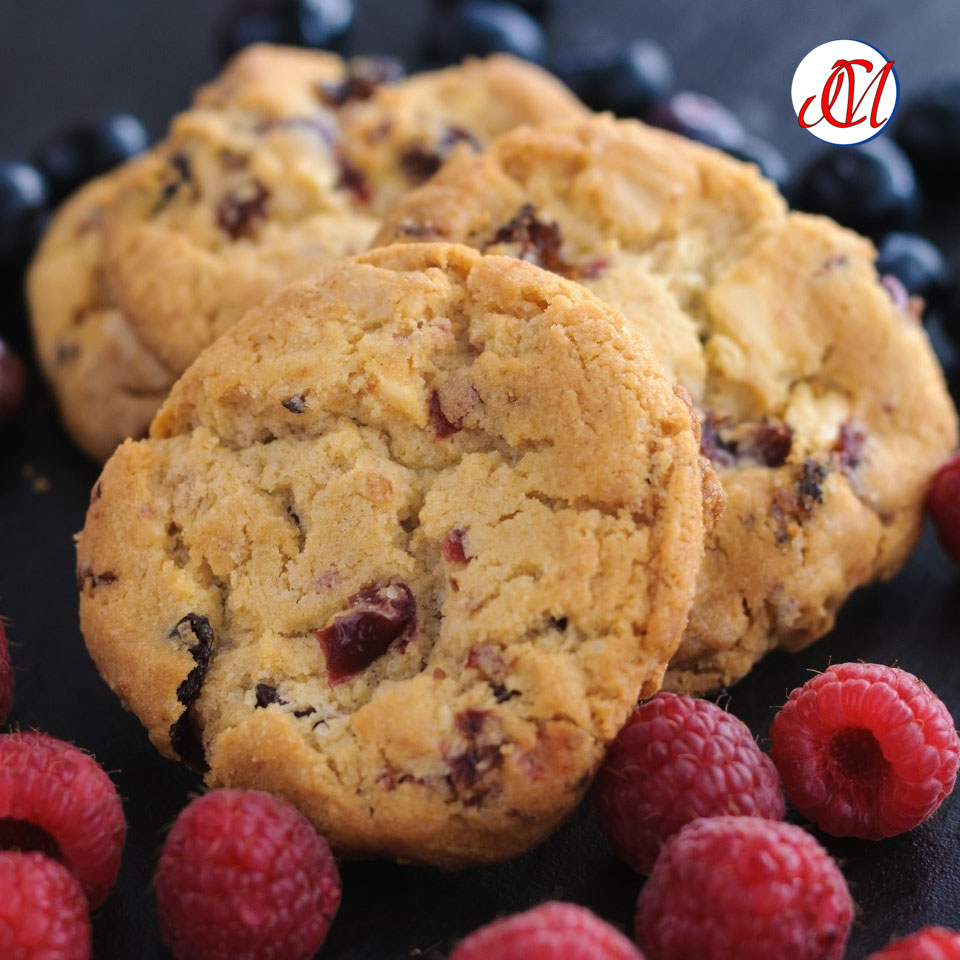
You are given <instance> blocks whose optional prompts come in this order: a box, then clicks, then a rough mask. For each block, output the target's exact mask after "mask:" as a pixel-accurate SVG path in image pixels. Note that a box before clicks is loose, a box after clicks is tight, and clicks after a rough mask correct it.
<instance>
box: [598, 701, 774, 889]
mask: <svg viewBox="0 0 960 960" xmlns="http://www.w3.org/2000/svg"><path fill="white" fill-rule="evenodd" d="M596 802H597V820H598V822H599V824H600V829H601V830H602V831H603V834H604V836H605V837H606V838H607V839H608V840H609V841H610V843H611V844H612V845H613V848H614V849H615V850H616V851H617V854H618V856H620V858H621V859H622V860H624V861H625V862H626V863H628V864H629V865H630V866H631V867H633V869H634V870H637V871H639V872H640V873H649V872H650V870H651V868H652V867H653V862H654V860H656V858H657V854H658V853H659V852H660V848H661V847H662V846H663V844H664V843H665V842H666V841H667V840H668V839H669V838H670V837H672V836H673V835H674V834H675V833H676V832H677V831H678V830H679V829H680V828H681V827H682V826H683V825H684V824H686V823H689V822H690V821H691V820H695V819H696V818H697V817H716V816H721V815H723V814H738V815H742V816H760V817H766V818H768V819H770V820H782V819H783V815H784V813H785V809H784V802H783V795H782V793H781V792H780V776H779V774H778V773H777V770H776V767H774V765H773V763H772V762H771V760H770V758H769V757H767V756H766V755H764V754H763V753H762V752H761V750H760V748H759V747H758V746H757V744H756V742H755V741H754V739H753V736H752V735H751V733H750V731H749V730H748V729H747V727H746V726H745V725H744V724H743V723H742V722H741V721H740V720H738V719H737V718H736V717H734V716H731V715H730V714H729V713H725V712H724V711H723V710H721V709H720V708H719V707H718V706H716V704H713V703H709V702H708V701H706V700H695V699H694V698H693V697H687V696H683V695H681V694H676V693H661V694H659V695H658V696H656V697H654V698H653V699H652V700H650V701H649V702H647V703H645V704H643V706H641V707H638V708H637V709H636V710H634V712H633V715H632V716H631V717H630V719H629V720H628V721H627V725H626V726H625V727H624V728H623V729H622V730H621V731H620V733H619V735H618V736H617V739H616V740H614V742H613V746H612V747H611V748H610V752H609V753H608V754H607V759H606V761H605V762H604V765H603V767H602V768H601V770H600V776H599V778H598V780H597V792H596Z"/></svg>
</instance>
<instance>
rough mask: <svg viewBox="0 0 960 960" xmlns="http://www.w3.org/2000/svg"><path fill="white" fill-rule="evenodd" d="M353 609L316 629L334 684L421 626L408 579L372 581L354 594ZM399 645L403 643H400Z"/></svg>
mask: <svg viewBox="0 0 960 960" xmlns="http://www.w3.org/2000/svg"><path fill="white" fill-rule="evenodd" d="M350 603H351V605H352V606H353V609H352V610H351V611H350V612H349V613H345V614H342V615H341V616H339V617H337V618H336V619H335V620H334V621H333V623H331V624H330V626H329V627H326V628H324V629H323V630H317V631H316V637H317V639H318V640H319V641H320V646H321V647H322V648H323V652H324V655H325V656H326V660H327V678H328V679H329V681H330V684H331V686H333V685H334V684H337V683H341V682H342V681H344V680H349V679H350V677H352V676H354V675H355V674H358V673H361V672H362V671H364V670H366V669H367V667H369V666H370V664H371V663H373V661H374V660H376V659H377V658H378V657H382V656H383V655H384V654H385V653H386V652H387V650H389V649H390V647H391V646H392V645H393V644H394V643H395V642H396V641H404V640H409V639H410V638H411V637H412V636H413V634H414V632H415V631H416V629H417V603H416V600H415V599H414V597H413V594H412V593H411V592H410V588H409V587H408V586H407V585H406V584H405V583H400V582H394V583H390V584H387V585H386V586H378V585H377V584H370V585H369V586H366V587H364V588H363V589H362V590H361V591H360V592H359V593H357V594H354V595H353V596H352V597H351V598H350ZM398 646H399V645H398Z"/></svg>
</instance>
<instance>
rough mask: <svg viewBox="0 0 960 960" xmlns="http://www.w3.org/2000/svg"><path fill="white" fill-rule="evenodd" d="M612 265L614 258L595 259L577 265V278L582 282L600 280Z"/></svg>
mask: <svg viewBox="0 0 960 960" xmlns="http://www.w3.org/2000/svg"><path fill="white" fill-rule="evenodd" d="M612 265H613V257H608V256H599V257H593V258H592V259H590V260H584V261H583V262H582V263H579V264H577V276H578V277H579V278H580V279H581V280H599V279H600V277H602V276H603V275H604V274H605V273H606V272H607V271H608V270H609V269H610V267H611V266H612Z"/></svg>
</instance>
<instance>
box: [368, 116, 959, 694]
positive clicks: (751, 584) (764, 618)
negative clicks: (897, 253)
mask: <svg viewBox="0 0 960 960" xmlns="http://www.w3.org/2000/svg"><path fill="white" fill-rule="evenodd" d="M419 237H430V238H434V239H437V238H439V239H444V240H451V241H459V242H465V243H468V244H470V245H472V246H474V247H476V248H478V249H481V250H485V251H488V252H491V253H500V254H503V253H509V254H512V255H514V256H518V257H521V258H524V259H527V260H531V261H533V262H535V263H539V264H541V265H542V266H545V267H547V268H548V269H551V270H553V271H555V272H557V273H560V274H563V275H565V276H568V277H571V278H575V279H577V280H579V281H580V282H581V283H582V284H584V285H585V286H587V287H588V288H590V289H591V290H592V291H594V292H595V293H596V294H598V295H599V296H600V297H602V298H603V299H604V300H606V301H607V302H608V303H610V304H612V305H613V306H615V307H617V308H618V309H620V310H621V311H622V312H623V313H624V314H625V316H626V317H627V319H628V320H629V321H631V322H632V323H633V324H634V325H635V326H637V327H639V328H640V329H641V330H642V331H643V332H644V333H645V334H647V335H648V337H649V339H650V341H651V342H652V344H653V346H654V348H655V350H656V352H657V354H658V356H659V358H660V359H661V361H662V362H663V364H664V366H665V367H666V368H667V370H668V371H669V372H670V374H671V375H672V376H674V377H676V378H677V380H678V381H679V382H680V383H681V384H683V386H684V387H685V388H686V389H687V391H688V392H689V393H690V395H691V396H692V398H693V400H694V403H695V405H696V407H697V409H698V411H699V413H700V416H701V419H702V421H703V451H704V453H705V454H706V455H707V456H709V457H710V459H711V460H712V461H713V463H714V466H715V467H716V469H717V471H718V473H719V476H720V479H721V482H722V484H723V487H724V490H725V491H726V494H727V497H728V506H727V510H726V512H725V514H724V516H723V517H722V518H721V520H720V522H719V524H718V525H717V527H716V528H715V529H714V531H713V532H712V534H711V535H710V537H709V538H708V541H707V548H706V557H705V560H704V565H703V569H702V571H701V573H700V578H699V584H698V592H697V599H696V602H695V604H694V607H693V611H692V613H691V617H690V624H689V627H688V628H687V631H686V635H685V637H684V640H683V643H682V644H681V647H680V650H679V651H678V653H677V656H676V657H675V658H674V661H673V664H672V668H671V670H670V671H669V673H668V675H667V681H666V685H667V686H668V687H670V688H672V689H675V690H681V691H687V692H692V693H703V692H706V691H709V690H714V689H717V688H719V687H722V686H725V685H728V684H731V683H733V682H734V681H736V680H737V679H739V678H740V677H742V676H743V675H744V674H745V673H747V671H748V670H749V669H750V667H751V666H752V665H753V664H754V663H755V662H756V661H757V660H758V659H759V658H760V657H761V656H763V654H764V653H765V652H767V651H768V650H770V649H771V648H773V647H780V648H782V649H785V650H798V649H800V648H802V647H804V646H806V645H807V644H809V643H811V642H812V641H814V640H816V639H817V638H818V637H821V636H823V635H824V634H825V633H827V632H828V631H829V630H830V629H831V627H832V625H833V622H834V618H835V615H836V612H837V610H838V608H839V607H840V605H841V604H842V603H843V601H844V600H845V599H846V598H847V596H848V595H849V594H850V593H851V591H852V590H854V589H855V588H856V587H858V586H860V585H862V584H865V583H868V582H870V581H871V580H874V579H877V578H886V577H889V576H891V575H893V574H894V573H895V572H896V571H897V570H898V569H899V568H900V566H901V565H902V564H903V563H904V561H905V560H906V558H907V556H908V554H909V552H910V550H911V549H912V547H913V545H914V543H915V542H916V540H917V537H918V535H919V533H920V529H921V523H922V501H923V497H924V493H925V490H926V488H927V485H928V482H929V478H930V475H931V473H932V471H933V470H934V469H935V468H936V466H937V465H938V464H939V463H940V462H941V461H942V460H943V459H944V457H945V456H946V455H947V454H948V453H949V451H951V450H952V449H954V447H955V446H956V442H957V421H956V413H955V411H954V409H953V406H952V404H951V402H950V399H949V396H948V394H947V392H946V389H945V387H944V381H943V376H942V374H941V371H940V369H939V367H938V365H937V362H936V360H935V358H934V355H933V352H932V350H931V348H930V345H929V342H928V340H927V337H926V334H925V333H924V331H923V329H922V327H921V325H920V323H919V321H918V316H917V309H916V307H917V305H916V303H910V302H908V300H907V298H906V296H905V295H903V291H902V288H900V287H899V285H898V284H896V282H895V281H893V280H891V279H889V278H885V279H882V280H881V278H879V277H878V276H877V273H876V271H875V269H874V265H873V260H874V256H875V251H874V248H873V247H872V246H871V244H870V243H869V242H868V241H867V240H864V239H863V238H861V237H859V236H856V235H855V234H853V233H851V232H849V231H847V230H844V229H842V228H841V227H839V226H837V224H835V223H833V222H832V221H830V220H827V219H825V218H821V217H813V216H806V215H803V214H799V213H788V212H787V211H786V207H785V204H784V202H783V200H782V199H781V198H780V196H779V195H778V194H777V191H776V190H775V188H774V187H773V185H772V184H770V183H768V182H766V181H765V180H764V179H763V178H762V177H761V176H760V175H759V173H758V171H757V170H756V168H755V167H753V166H750V165H747V164H743V163H740V162H739V161H736V160H733V159H731V158H729V157H727V156H726V155H724V154H721V153H719V152H717V151H715V150H712V149H709V148H707V147H704V146H701V145H699V144H696V143H693V142H690V141H687V140H684V139H682V138H679V137H676V136H674V135H672V134H669V133H666V132H664V131H660V130H655V129H652V128H648V127H645V126H644V125H642V124H640V123H638V122H634V121H628V120H622V121H616V120H614V119H613V118H611V117H597V118H594V119H590V120H587V121H584V122H572V123H567V124H556V125H550V126H549V127H546V128H541V129H539V130H534V129H520V130H517V131H515V132H513V133H510V134H507V135H505V136H503V137H502V138H500V139H498V140H497V141H496V142H495V143H494V144H493V145H492V146H491V147H490V148H489V150H488V151H487V152H486V153H485V154H484V155H482V156H479V157H463V158H457V159H455V160H454V161H452V162H451V164H450V165H448V166H447V167H446V168H445V169H444V170H443V171H441V172H440V173H438V174H437V176H436V177H434V178H433V179H432V180H431V181H430V182H429V183H428V184H426V185H424V186H423V187H421V188H419V189H418V190H415V191H413V192H411V193H410V194H409V195H408V196H407V197H406V198H405V199H404V200H402V201H400V203H399V204H398V205H397V207H396V208H395V209H394V210H393V211H392V212H391V214H390V215H389V216H388V218H387V220H386V222H385V224H384V227H383V229H382V231H381V233H380V235H379V238H378V240H379V242H382V243H387V242H390V241H392V240H394V239H400V238H406V239H415V238H419Z"/></svg>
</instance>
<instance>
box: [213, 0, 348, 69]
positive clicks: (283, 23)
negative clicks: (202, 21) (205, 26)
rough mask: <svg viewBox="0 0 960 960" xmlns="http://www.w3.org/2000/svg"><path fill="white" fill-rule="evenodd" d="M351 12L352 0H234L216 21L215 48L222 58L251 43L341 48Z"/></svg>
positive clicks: (345, 37) (345, 36)
mask: <svg viewBox="0 0 960 960" xmlns="http://www.w3.org/2000/svg"><path fill="white" fill-rule="evenodd" d="M353 12H354V11H353V0H233V2H232V3H230V4H228V5H227V8H226V10H224V12H223V14H222V15H221V17H220V19H219V20H218V21H217V27H216V37H217V49H218V50H219V52H220V56H221V57H222V58H223V59H224V60H226V59H227V58H228V57H230V56H232V55H233V54H234V53H236V52H237V51H238V50H239V49H240V48H241V47H245V46H247V44H250V43H287V44H292V45H294V46H298V47H316V48H318V49H324V50H340V51H342V50H343V47H344V44H345V42H346V39H347V34H348V32H349V30H350V26H351V24H352V23H353Z"/></svg>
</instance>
